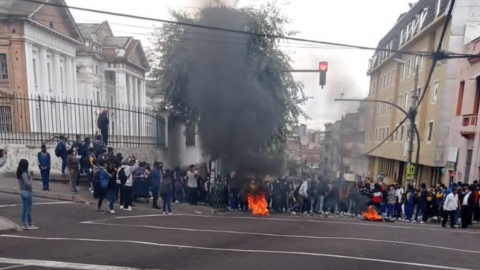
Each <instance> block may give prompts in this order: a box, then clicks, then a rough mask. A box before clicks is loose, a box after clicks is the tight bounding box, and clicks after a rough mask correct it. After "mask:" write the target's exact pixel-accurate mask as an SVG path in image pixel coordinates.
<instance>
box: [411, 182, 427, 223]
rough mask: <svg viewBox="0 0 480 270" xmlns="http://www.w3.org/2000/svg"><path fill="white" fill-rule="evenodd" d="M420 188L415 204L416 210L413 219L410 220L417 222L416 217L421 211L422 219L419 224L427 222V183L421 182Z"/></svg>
mask: <svg viewBox="0 0 480 270" xmlns="http://www.w3.org/2000/svg"><path fill="white" fill-rule="evenodd" d="M420 187H421V190H420V193H419V196H418V204H417V211H416V212H415V220H414V221H412V222H414V223H415V222H417V219H418V214H419V213H420V212H422V221H421V222H420V223H421V224H423V223H425V222H427V219H428V214H427V196H428V191H427V185H426V184H425V183H422V184H421V185H420Z"/></svg>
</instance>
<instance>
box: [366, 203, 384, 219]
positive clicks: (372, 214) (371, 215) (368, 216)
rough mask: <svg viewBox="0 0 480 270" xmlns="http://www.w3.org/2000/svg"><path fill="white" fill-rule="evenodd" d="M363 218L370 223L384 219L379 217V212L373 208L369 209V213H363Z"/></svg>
mask: <svg viewBox="0 0 480 270" xmlns="http://www.w3.org/2000/svg"><path fill="white" fill-rule="evenodd" d="M362 216H363V217H364V218H365V219H366V220H369V221H382V220H383V219H382V217H381V216H379V215H378V212H377V211H376V210H375V209H374V208H373V206H371V205H370V206H369V207H368V212H362Z"/></svg>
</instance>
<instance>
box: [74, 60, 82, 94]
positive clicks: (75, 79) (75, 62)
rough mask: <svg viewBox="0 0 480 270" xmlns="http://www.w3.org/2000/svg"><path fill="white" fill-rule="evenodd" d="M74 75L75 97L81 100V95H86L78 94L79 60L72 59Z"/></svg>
mask: <svg viewBox="0 0 480 270" xmlns="http://www.w3.org/2000/svg"><path fill="white" fill-rule="evenodd" d="M72 73H73V79H72V88H73V97H74V98H79V97H80V94H83V95H84V93H78V90H77V60H76V59H75V58H72Z"/></svg>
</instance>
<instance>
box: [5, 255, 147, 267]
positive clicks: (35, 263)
mask: <svg viewBox="0 0 480 270" xmlns="http://www.w3.org/2000/svg"><path fill="white" fill-rule="evenodd" d="M0 263H4V264H16V265H20V266H39V267H45V268H63V269H80V270H112V269H116V270H136V269H138V268H130V267H121V266H111V265H98V264H84V263H69V262H58V261H45V260H24V259H10V258H2V257H0ZM6 269H8V268H6Z"/></svg>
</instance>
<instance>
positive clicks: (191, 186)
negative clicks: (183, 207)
mask: <svg viewBox="0 0 480 270" xmlns="http://www.w3.org/2000/svg"><path fill="white" fill-rule="evenodd" d="M194 169H195V166H194V165H190V170H189V171H188V172H187V175H186V176H185V178H186V180H187V194H188V203H189V204H192V205H195V204H197V199H198V182H197V178H198V173H197V172H196V171H195V170H194Z"/></svg>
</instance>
